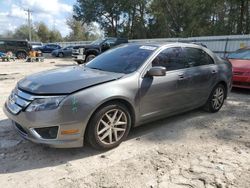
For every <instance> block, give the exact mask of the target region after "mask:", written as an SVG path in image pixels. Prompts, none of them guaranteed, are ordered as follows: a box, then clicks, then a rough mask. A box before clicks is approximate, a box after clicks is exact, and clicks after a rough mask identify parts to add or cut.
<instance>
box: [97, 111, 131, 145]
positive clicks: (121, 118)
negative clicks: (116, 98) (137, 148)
mask: <svg viewBox="0 0 250 188" xmlns="http://www.w3.org/2000/svg"><path fill="white" fill-rule="evenodd" d="M127 126H128V119H127V116H126V114H125V113H124V112H123V111H122V110H120V109H112V110H109V111H108V112H106V113H105V114H104V115H103V116H102V117H101V119H100V120H99V122H98V125H97V136H98V139H99V141H100V142H102V143H103V144H106V145H111V144H114V143H116V142H118V141H119V140H121V138H122V137H123V135H124V134H125V132H126V129H127Z"/></svg>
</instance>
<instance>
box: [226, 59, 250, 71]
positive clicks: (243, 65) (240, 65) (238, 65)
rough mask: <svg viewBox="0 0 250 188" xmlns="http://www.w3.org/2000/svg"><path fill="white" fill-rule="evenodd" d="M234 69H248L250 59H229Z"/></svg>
mask: <svg viewBox="0 0 250 188" xmlns="http://www.w3.org/2000/svg"><path fill="white" fill-rule="evenodd" d="M229 61H230V62H231V63H232V66H233V68H234V69H250V60H241V59H229Z"/></svg>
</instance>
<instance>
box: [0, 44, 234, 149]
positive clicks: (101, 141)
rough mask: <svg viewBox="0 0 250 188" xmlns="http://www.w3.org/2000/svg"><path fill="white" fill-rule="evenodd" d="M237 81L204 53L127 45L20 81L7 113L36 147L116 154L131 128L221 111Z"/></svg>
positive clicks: (179, 46) (225, 64)
mask: <svg viewBox="0 0 250 188" xmlns="http://www.w3.org/2000/svg"><path fill="white" fill-rule="evenodd" d="M231 79H232V67H231V64H230V63H228V62H226V61H224V60H222V59H220V58H219V57H217V56H216V55H215V54H213V53H212V52H211V51H210V50H208V49H207V48H204V47H202V46H198V45H195V44H185V43H169V44H151V43H145V44H135V43H132V44H125V45H122V46H118V47H116V48H114V49H112V50H109V51H107V52H105V53H103V54H102V55H100V56H98V57H97V58H95V59H93V60H92V61H90V62H89V63H87V64H86V65H83V66H71V67H66V68H61V69H54V70H50V71H45V72H41V73H37V74H33V75H31V76H28V77H26V78H24V79H22V80H20V81H19V82H18V83H17V85H16V87H15V88H14V89H13V91H12V92H11V94H10V96H9V98H8V99H7V101H6V103H5V106H4V112H5V113H6V115H7V116H8V117H9V118H10V119H11V120H12V122H13V125H14V127H15V128H16V130H17V131H18V132H19V133H20V135H21V136H23V137H24V138H26V139H28V140H31V141H33V142H36V143H41V144H46V145H49V146H51V147H57V148H69V147H81V146H83V144H84V143H85V142H86V141H87V142H88V143H89V144H90V145H91V146H93V147H95V148H97V149H111V148H114V147H116V146H118V145H119V144H120V143H121V142H122V141H124V139H125V138H126V137H127V135H128V133H129V131H130V129H131V127H135V126H138V125H141V124H143V123H146V122H149V121H153V120H156V119H159V118H164V117H168V116H171V115H175V114H179V113H182V112H185V111H189V110H192V109H195V108H199V107H203V108H204V109H206V110H207V111H209V112H217V111H219V110H220V108H221V107H222V105H223V102H224V100H225V99H226V97H227V93H228V91H229V90H230V89H231Z"/></svg>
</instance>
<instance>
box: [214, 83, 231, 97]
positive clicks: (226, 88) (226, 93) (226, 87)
mask: <svg viewBox="0 0 250 188" xmlns="http://www.w3.org/2000/svg"><path fill="white" fill-rule="evenodd" d="M219 84H221V85H223V86H224V87H225V90H226V91H225V99H226V98H227V95H228V86H227V83H226V82H225V81H223V80H221V81H219V82H218V83H217V84H216V85H215V86H217V85H219Z"/></svg>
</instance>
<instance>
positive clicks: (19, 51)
mask: <svg viewBox="0 0 250 188" xmlns="http://www.w3.org/2000/svg"><path fill="white" fill-rule="evenodd" d="M19 53H25V54H26V57H27V56H28V53H27V52H26V51H25V50H17V51H16V53H15V55H16V57H17V56H18V54H19Z"/></svg>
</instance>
